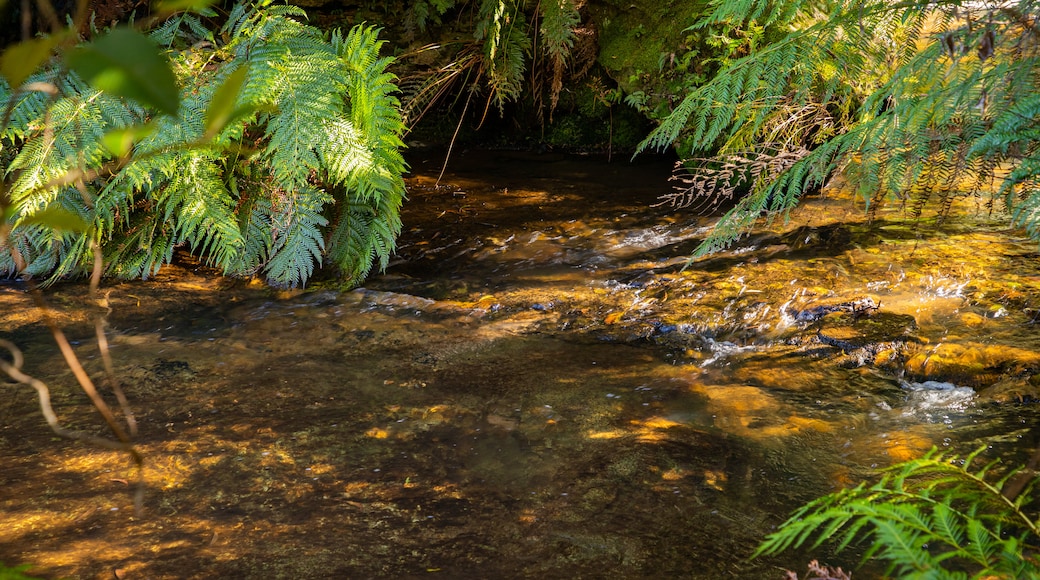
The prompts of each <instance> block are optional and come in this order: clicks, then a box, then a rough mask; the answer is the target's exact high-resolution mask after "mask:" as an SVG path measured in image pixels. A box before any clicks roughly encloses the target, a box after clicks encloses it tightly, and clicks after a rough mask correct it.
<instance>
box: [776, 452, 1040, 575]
mask: <svg viewBox="0 0 1040 580" xmlns="http://www.w3.org/2000/svg"><path fill="white" fill-rule="evenodd" d="M980 451H981V450H980ZM978 453H979V452H976V453H974V454H972V455H969V456H968V457H967V458H965V459H963V460H961V459H960V458H958V457H955V456H945V455H942V454H940V453H937V452H936V451H935V450H934V449H933V450H932V451H931V452H929V453H928V454H926V455H925V456H924V457H923V458H921V459H916V460H912V461H908V462H904V463H900V464H897V465H894V466H892V467H890V468H888V469H887V470H885V472H884V474H883V475H882V477H881V479H880V481H878V482H877V483H876V484H874V485H872V486H869V487H868V486H867V485H866V484H861V485H859V486H858V487H856V488H854V489H846V490H842V491H839V492H837V493H833V494H830V495H827V496H824V497H822V498H819V499H817V500H814V501H812V502H810V503H809V504H807V505H805V506H803V507H801V508H799V509H798V510H797V511H795V513H794V514H793V515H792V516H791V518H790V519H788V520H787V521H786V522H785V523H784V524H783V525H782V526H781V527H780V529H779V530H778V531H776V532H774V533H773V534H770V535H769V537H768V538H767V539H766V540H765V542H763V543H762V545H761V546H760V547H759V548H758V550H757V551H756V556H757V555H762V554H775V553H778V552H781V551H784V550H787V549H791V548H798V547H801V546H803V545H805V546H809V547H810V548H817V547H819V546H820V545H821V544H823V543H824V542H825V541H828V540H833V539H837V540H839V541H838V543H837V544H836V548H837V549H838V550H839V551H840V550H844V549H846V548H848V547H849V546H850V545H853V544H857V545H863V546H865V551H864V560H866V559H869V558H872V557H876V558H880V559H882V560H884V561H886V562H888V564H889V570H888V573H889V574H895V576H896V577H899V578H967V577H968V575H967V574H965V572H964V570H965V569H969V570H971V571H972V576H971V577H972V578H984V577H996V578H1040V559H1038V556H1040V520H1038V519H1037V517H1036V515H1035V511H1033V512H1032V515H1030V513H1031V512H1030V511H1029V509H1030V508H1033V509H1035V507H1036V506H1035V504H1034V503H1033V502H1034V498H1033V496H1032V494H1031V492H1032V491H1033V484H1035V483H1036V476H1035V474H1031V475H1029V477H1030V478H1031V483H1030V484H1029V485H1028V486H1026V487H1025V488H1024V491H1023V492H1020V493H1018V494H1017V495H1015V496H1014V497H1007V496H1006V495H1005V494H1004V493H1003V492H1002V487H1003V486H1004V485H1005V484H1006V483H1007V482H1008V481H1009V480H1010V478H1011V477H1012V476H1014V475H1016V474H1017V473H1018V472H1017V471H1011V472H1010V473H1007V474H1005V475H1004V477H1002V478H1000V479H998V480H997V481H995V482H994V481H991V479H992V475H991V473H992V472H993V471H995V466H996V462H994V463H990V464H988V465H986V466H984V467H982V468H981V469H978V470H975V471H973V470H972V467H971V466H972V464H973V459H974V458H975V457H976V456H977V454H978Z"/></svg>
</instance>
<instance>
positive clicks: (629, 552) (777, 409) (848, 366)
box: [0, 152, 1040, 578]
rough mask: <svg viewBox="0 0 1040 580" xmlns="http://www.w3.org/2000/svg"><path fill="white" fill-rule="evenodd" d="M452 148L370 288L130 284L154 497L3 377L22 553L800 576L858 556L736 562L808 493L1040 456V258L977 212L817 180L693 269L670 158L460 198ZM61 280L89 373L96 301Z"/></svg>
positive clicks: (504, 161) (1, 549) (275, 567)
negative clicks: (852, 193) (883, 472)
mask: <svg viewBox="0 0 1040 580" xmlns="http://www.w3.org/2000/svg"><path fill="white" fill-rule="evenodd" d="M441 161H442V159H441V158H438V157H435V156H431V157H429V158H428V160H424V159H423V158H421V157H418V156H417V157H416V158H415V159H414V160H413V172H414V173H413V175H412V176H411V177H410V178H409V181H408V184H409V197H410V199H409V201H408V203H407V205H406V208H405V213H404V219H405V231H404V233H403V235H402V237H401V240H400V247H399V252H398V257H397V259H396V261H395V262H394V263H392V264H391V265H390V267H389V268H388V269H387V271H386V273H384V274H382V275H378V276H374V277H372V278H371V279H370V280H369V281H368V282H367V283H366V284H365V286H364V287H363V288H359V289H356V290H340V289H338V288H337V287H336V282H335V280H317V281H315V282H314V283H313V284H312V286H311V288H309V289H308V291H306V292H300V291H297V292H274V291H271V290H269V289H265V288H263V287H261V286H259V285H255V284H248V283H243V282H235V281H231V280H226V279H222V278H219V277H217V276H213V275H211V274H208V273H207V272H206V271H205V269H204V268H201V267H198V266H197V265H193V264H192V262H191V261H190V260H189V259H185V260H183V261H182V262H181V263H180V264H179V265H178V266H174V267H171V268H169V269H167V270H165V271H164V272H163V273H161V274H160V276H159V277H157V278H156V279H155V280H152V281H148V282H144V283H122V284H115V283H113V284H109V286H108V287H109V289H110V290H111V294H110V296H109V304H110V306H111V308H112V312H111V314H110V315H109V317H108V323H109V330H108V336H109V340H110V342H111V345H112V354H113V356H114V357H115V360H116V364H117V372H118V375H119V377H120V381H121V382H122V384H123V385H124V386H125V389H126V391H127V393H128V395H129V397H130V399H131V401H132V403H133V406H134V408H135V411H136V413H137V420H138V422H139V424H140V434H139V436H138V441H139V446H140V449H141V450H142V452H143V453H144V455H145V469H144V478H145V482H146V486H147V492H146V496H145V511H144V513H143V514H135V513H134V510H133V499H132V493H133V488H134V478H135V477H136V475H135V471H134V469H133V468H132V465H131V464H130V463H129V461H128V460H127V459H126V458H125V457H124V456H121V455H120V454H118V453H116V452H110V451H103V450H98V449H93V448H90V447H87V446H84V445H79V444H75V443H69V442H67V441H64V440H59V439H55V438H54V437H52V436H51V435H50V434H49V431H47V430H46V426H45V424H44V423H43V421H42V420H41V419H40V418H39V414H38V412H37V411H36V410H35V409H34V405H35V400H34V393H33V391H32V390H31V389H29V388H28V387H23V386H18V385H14V384H7V385H3V384H0V388H2V389H3V392H4V393H5V395H4V396H5V403H4V405H3V406H0V460H2V462H3V469H2V470H0V506H2V508H3V511H2V513H0V561H3V562H5V563H8V564H13V563H22V562H27V563H32V564H34V565H35V566H36V568H35V570H36V571H37V572H38V573H39V574H41V575H43V576H46V577H59V576H65V577H83V578H89V577H112V575H113V574H115V575H116V576H117V577H120V578H144V577H147V578H224V577H265V578H266V577H274V578H280V577H286V578H287V577H294V578H324V577H328V578H370V577H392V578H405V577H418V576H422V577H445V578H484V577H487V578H491V577H495V578H498V577H539V578H645V577H652V578H661V577H689V578H738V577H739V578H781V577H783V570H784V569H785V568H786V569H794V570H798V571H801V570H804V567H805V564H806V563H807V562H808V560H809V559H811V558H812V557H816V556H819V557H822V558H826V559H827V560H828V561H829V562H831V563H834V564H841V565H843V566H845V567H846V568H848V567H849V566H850V565H851V564H854V563H855V561H856V557H855V554H854V553H849V554H843V555H841V556H835V555H833V554H829V553H827V552H826V551H824V550H820V551H818V552H817V553H815V554H807V553H792V554H787V555H783V556H781V557H779V558H762V559H756V560H752V561H749V560H748V559H747V558H748V556H749V555H750V553H751V552H752V551H753V550H754V548H755V546H756V545H757V543H758V542H759V541H760V540H761V538H762V537H763V536H764V535H765V534H767V533H768V532H769V531H771V530H772V529H774V528H775V526H776V525H777V524H779V523H780V522H781V521H783V519H784V518H785V517H786V515H787V514H788V513H789V512H790V510H792V509H793V508H795V507H797V506H798V505H800V504H802V503H803V502H805V501H807V500H809V499H812V498H814V497H817V496H819V495H821V494H824V493H827V492H830V491H834V490H836V489H839V488H840V487H842V486H847V485H851V484H856V483H858V482H860V481H863V480H865V479H867V478H869V477H871V475H872V474H873V473H875V470H876V468H878V467H883V466H886V465H889V464H891V463H893V462H895V461H899V460H905V459H909V458H913V457H918V456H920V455H921V454H922V453H924V452H925V451H927V450H928V449H929V448H931V447H933V446H936V447H939V448H942V449H950V450H952V451H955V452H960V453H966V452H968V451H972V450H974V449H975V448H977V447H979V446H983V445H985V446H988V447H989V449H988V450H987V452H986V453H985V456H986V457H997V456H1002V457H1005V458H1008V459H1009V460H1011V461H1014V460H1016V459H1021V458H1022V457H1023V456H1024V455H1025V454H1028V453H1029V451H1030V450H1031V449H1032V448H1033V446H1035V445H1036V444H1037V442H1038V425H1040V423H1038V421H1037V418H1038V415H1040V407H1038V405H1036V404H1035V401H1036V394H1037V391H1038V389H1037V383H1040V380H1038V379H1040V374H1038V373H1040V344H1038V342H1040V337H1038V336H1037V332H1036V322H1037V316H1038V312H1040V310H1038V309H1040V262H1038V261H1037V248H1036V244H1035V243H1033V242H1031V241H1028V240H1027V239H1026V238H1025V237H1024V236H1023V235H1022V234H1021V233H1020V232H1015V231H1007V230H1005V229H1004V228H1003V226H1002V225H1001V223H1002V222H1001V221H1000V220H996V219H992V220H991V219H989V218H988V217H986V214H985V213H984V212H983V213H982V214H979V213H978V212H977V211H972V214H973V215H972V216H971V219H967V218H965V217H963V216H962V215H961V214H960V213H958V214H956V215H955V217H954V218H953V219H951V220H949V221H948V222H947V223H945V224H943V225H942V227H941V228H939V229H934V228H925V229H923V230H922V229H917V228H914V227H913V225H912V224H911V223H910V222H908V220H906V219H905V216H904V215H903V214H902V212H901V211H900V210H899V208H892V209H891V210H883V211H880V212H879V213H878V214H877V215H876V216H875V218H874V220H873V221H871V222H867V221H866V216H865V214H864V212H863V210H862V208H859V207H856V206H855V204H854V203H853V202H852V201H850V199H849V198H848V197H847V196H845V195H843V194H842V193H841V192H840V191H838V190H826V191H825V192H824V195H821V196H817V197H814V198H812V199H810V200H808V202H807V203H806V204H804V205H803V207H801V208H799V209H798V210H797V211H796V212H795V213H794V214H793V215H792V216H791V219H790V220H789V221H786V222H777V223H773V224H770V225H765V226H763V227H762V228H761V229H760V230H756V232H755V233H754V234H753V235H751V236H749V237H747V238H745V239H744V240H742V241H741V242H740V243H739V244H737V245H736V246H735V247H734V249H732V250H731V251H729V252H726V253H723V254H720V255H717V256H713V257H710V258H705V259H701V260H698V261H696V262H693V263H692V264H689V265H688V266H687V257H688V256H689V255H690V253H691V252H692V250H693V249H694V248H695V247H696V245H697V243H698V242H699V241H700V240H701V239H702V238H703V236H704V234H705V232H706V231H707V229H706V228H707V227H708V226H709V225H710V223H711V221H712V219H713V218H710V217H702V216H696V215H691V214H689V213H688V212H683V211H677V210H673V209H670V208H667V207H655V204H656V203H657V201H658V198H659V196H661V195H663V194H665V193H667V192H668V189H669V185H668V183H667V181H666V178H667V175H668V173H669V169H670V166H669V164H668V163H667V162H664V161H659V160H647V161H640V162H637V163H635V164H628V163H619V162H615V163H611V164H608V163H605V162H603V161H602V160H598V159H593V158H583V157H569V156H563V155H555V154H546V155H535V154H522V153H496V152H472V153H463V154H458V155H456V156H455V157H453V158H452V160H451V164H450V165H449V170H448V172H447V173H446V174H445V175H444V177H443V178H442V179H441V180H440V181H439V182H438V181H437V175H438V173H439V171H440V162H441ZM965 209H966V210H974V208H971V207H968V208H965ZM983 209H984V208H983ZM49 294H50V299H51V301H52V303H54V304H55V306H56V308H57V309H58V311H59V318H60V321H61V322H62V323H63V324H64V325H66V326H67V328H68V329H69V332H70V335H71V336H72V338H73V339H74V341H75V343H76V344H77V348H78V349H79V352H80V354H81V356H83V357H84V359H85V361H86V363H87V366H88V370H90V371H91V372H92V373H94V374H95V375H97V376H100V370H101V366H100V362H99V360H98V357H97V355H98V350H97V347H96V345H95V344H94V343H93V341H92V340H91V331H90V327H89V324H88V323H87V319H88V315H89V312H90V311H89V310H86V309H84V308H83V307H82V299H83V296H84V294H85V289H83V288H82V287H81V286H77V285H72V286H67V287H63V288H58V289H55V290H52V291H49ZM24 301H25V296H24V295H23V294H22V292H21V289H20V288H19V287H17V286H9V287H7V288H0V306H2V307H3V313H2V314H0V323H2V326H0V328H3V332H0V337H3V338H8V339H11V340H13V341H15V342H17V343H19V344H20V345H21V346H22V347H23V348H24V349H25V351H26V356H27V359H28V362H27V364H26V370H27V371H28V372H30V373H33V374H36V375H37V376H39V377H40V378H43V379H45V380H46V381H47V382H48V383H49V384H50V385H51V386H52V388H53V389H54V398H55V406H56V409H57V411H58V414H59V416H61V417H62V419H63V420H64V421H66V422H67V424H69V425H70V426H72V427H76V428H80V429H86V430H90V431H91V432H95V433H98V434H102V433H103V430H102V429H101V428H100V427H99V426H98V425H99V422H98V421H96V420H95V418H94V416H93V415H92V414H91V411H90V410H89V408H88V407H87V405H86V400H85V397H84V396H83V395H82V394H80V393H79V392H77V390H76V389H75V388H73V385H72V381H71V377H70V373H69V372H68V371H67V370H63V365H62V364H61V362H60V359H59V358H58V357H57V355H56V354H55V352H54V349H53V347H51V346H50V343H49V342H48V338H47V336H46V335H45V334H44V333H43V332H42V331H41V329H40V320H39V314H38V313H34V312H31V311H27V310H25V309H24V308H23V307H22V305H23V304H24V303H25V302H24ZM1034 376H1036V377H1037V379H1034V378H1033V377H1034ZM867 574H869V572H867Z"/></svg>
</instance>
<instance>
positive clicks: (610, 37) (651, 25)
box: [589, 0, 707, 94]
mask: <svg viewBox="0 0 1040 580" xmlns="http://www.w3.org/2000/svg"><path fill="white" fill-rule="evenodd" d="M706 6H707V3H705V2H680V1H677V0H671V1H665V2H631V1H629V0H625V1H624V2H621V1H617V0H607V1H604V2H595V3H592V4H590V5H589V13H590V14H591V16H592V19H593V21H594V22H595V23H596V27H597V29H598V31H599V58H598V62H599V64H600V65H601V66H602V67H603V68H604V69H605V70H606V71H607V72H608V74H609V75H610V76H611V77H612V78H613V79H614V80H615V81H616V82H617V83H618V85H619V86H620V87H621V88H622V89H623V90H624V91H625V92H626V93H632V92H635V91H644V92H646V93H648V94H649V93H650V92H651V91H652V90H655V89H659V88H660V87H657V86H656V85H658V84H659V83H660V81H661V79H662V75H661V70H662V66H670V65H668V64H662V63H670V62H671V61H672V59H671V58H669V57H670V55H674V54H675V53H676V51H682V50H684V49H685V50H687V51H688V50H690V48H691V47H689V46H687V45H688V44H689V42H688V39H687V36H688V35H689V34H688V33H687V32H686V29H687V28H689V27H690V26H692V25H693V24H694V23H695V22H697V20H698V19H699V18H700V17H701V15H702V14H703V13H704V11H705V9H706ZM705 59H706V57H705Z"/></svg>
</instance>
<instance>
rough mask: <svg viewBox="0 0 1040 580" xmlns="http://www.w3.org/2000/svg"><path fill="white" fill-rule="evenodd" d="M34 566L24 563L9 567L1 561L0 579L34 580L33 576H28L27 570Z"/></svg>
mask: <svg viewBox="0 0 1040 580" xmlns="http://www.w3.org/2000/svg"><path fill="white" fill-rule="evenodd" d="M30 568H32V566H28V565H23V566H15V567H14V568H8V567H7V566H4V565H3V563H0V580H33V578H34V577H33V576H26V575H25V572H27V571H28V570H29V569H30Z"/></svg>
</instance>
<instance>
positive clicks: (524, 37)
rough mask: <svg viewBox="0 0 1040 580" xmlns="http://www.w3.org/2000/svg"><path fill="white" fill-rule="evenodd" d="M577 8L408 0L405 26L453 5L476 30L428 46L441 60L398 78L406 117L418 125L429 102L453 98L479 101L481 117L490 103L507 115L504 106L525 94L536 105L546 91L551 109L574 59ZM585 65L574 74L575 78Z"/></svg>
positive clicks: (565, 3)
mask: <svg viewBox="0 0 1040 580" xmlns="http://www.w3.org/2000/svg"><path fill="white" fill-rule="evenodd" d="M578 5H579V2H576V1H575V0H543V1H539V2H533V1H528V0H475V1H473V2H454V1H450V0H440V1H423V0H417V1H416V2H412V3H411V10H410V12H409V14H410V22H409V24H411V23H414V24H415V26H416V27H417V28H419V29H423V28H424V27H425V26H426V23H427V21H428V18H430V17H432V16H433V15H436V17H437V18H438V19H439V18H440V17H441V16H444V15H446V14H447V13H448V12H449V11H451V10H454V11H455V12H454V13H455V14H456V15H457V16H456V17H457V19H458V20H459V21H465V22H466V25H465V26H467V27H468V28H470V29H471V30H473V40H472V41H471V42H459V43H452V44H447V43H445V44H440V43H438V44H435V45H432V46H431V47H427V48H428V49H431V50H432V49H435V50H439V51H441V53H442V55H443V57H442V58H441V60H442V61H443V62H442V64H440V65H439V66H437V67H434V68H430V69H425V70H421V71H417V72H415V73H414V74H413V75H411V76H410V77H409V78H406V79H404V80H403V81H402V87H403V91H402V92H403V101H404V109H405V112H406V114H407V116H408V117H409V118H410V120H411V121H412V122H413V123H414V122H418V120H419V119H421V118H422V116H423V115H424V114H425V113H426V112H427V111H428V110H430V108H431V107H432V106H433V105H435V104H436V103H438V102H442V101H443V100H444V99H447V98H450V97H452V96H458V95H465V97H466V98H465V101H466V103H467V104H468V103H469V102H470V101H471V100H472V98H473V97H475V96H476V97H479V98H481V99H484V100H485V104H484V106H483V111H484V114H486V112H487V110H488V109H490V107H491V106H492V105H494V106H495V107H496V108H497V109H498V111H499V114H504V111H505V107H506V105H507V104H509V103H513V102H517V101H519V100H520V99H521V98H524V97H525V96H528V97H530V98H531V100H532V101H533V102H535V103H536V105H537V106H538V108H539V109H540V110H541V109H542V105H543V102H544V101H543V99H544V98H545V97H546V96H547V97H548V101H549V106H548V110H549V112H550V113H551V111H552V109H553V108H555V106H556V104H557V103H558V100H559V95H560V91H561V90H562V87H563V78H564V76H565V74H566V73H567V71H568V67H569V66H570V65H571V64H572V62H571V61H572V60H573V55H574V51H573V48H574V46H575V38H576V31H577V30H578V28H579V27H580V26H581V15H580V14H579V11H578ZM591 56H593V57H594V55H591ZM587 68H588V67H587V66H585V67H584V68H582V69H581V70H579V71H572V74H576V76H580V74H584V72H585V71H587Z"/></svg>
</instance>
